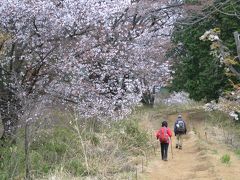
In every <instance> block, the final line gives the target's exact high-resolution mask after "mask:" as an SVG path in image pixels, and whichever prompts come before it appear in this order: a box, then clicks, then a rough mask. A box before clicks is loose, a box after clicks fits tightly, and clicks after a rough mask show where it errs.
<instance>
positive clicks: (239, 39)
mask: <svg viewBox="0 0 240 180" xmlns="http://www.w3.org/2000/svg"><path fill="white" fill-rule="evenodd" d="M233 34H234V38H235V43H236V46H237V54H238V60H239V61H240V34H239V33H238V32H237V31H235V32H234V33H233Z"/></svg>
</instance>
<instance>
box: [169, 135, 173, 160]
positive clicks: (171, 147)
mask: <svg viewBox="0 0 240 180" xmlns="http://www.w3.org/2000/svg"><path fill="white" fill-rule="evenodd" d="M170 140H171V152H172V159H173V148H172V138H170Z"/></svg>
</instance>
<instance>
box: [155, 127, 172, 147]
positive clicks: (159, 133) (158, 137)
mask: <svg viewBox="0 0 240 180" xmlns="http://www.w3.org/2000/svg"><path fill="white" fill-rule="evenodd" d="M165 128H166V129H167V135H168V140H167V142H166V143H169V138H171V137H172V131H171V130H170V129H169V128H168V127H165V126H164V127H161V128H160V129H159V130H158V131H157V133H156V138H157V139H159V141H160V136H161V134H163V133H164V130H165Z"/></svg>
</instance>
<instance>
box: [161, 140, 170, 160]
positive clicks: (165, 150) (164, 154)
mask: <svg viewBox="0 0 240 180" xmlns="http://www.w3.org/2000/svg"><path fill="white" fill-rule="evenodd" d="M160 145H161V155H162V160H167V154H168V143H160Z"/></svg>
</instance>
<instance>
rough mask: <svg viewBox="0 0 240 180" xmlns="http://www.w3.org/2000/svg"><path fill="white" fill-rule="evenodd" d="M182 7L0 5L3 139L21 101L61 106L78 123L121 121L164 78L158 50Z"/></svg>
mask: <svg viewBox="0 0 240 180" xmlns="http://www.w3.org/2000/svg"><path fill="white" fill-rule="evenodd" d="M181 6H182V4H181V2H174V1H141V0H140V1H132V0H121V1H118V0H91V1H88V0H77V1H76V0H34V1H33V0H21V1H20V0H3V1H1V2H0V32H1V33H2V34H5V35H6V36H7V37H8V38H7V39H6V40H4V41H3V42H2V43H1V49H2V52H3V53H2V54H1V56H0V74H1V77H0V83H1V97H0V100H1V107H0V112H1V118H2V121H3V125H4V134H3V137H6V136H11V134H14V132H15V130H16V127H17V126H18V124H19V118H20V117H21V115H22V114H24V113H25V110H24V109H26V108H24V107H29V104H28V105H27V103H28V102H27V101H26V99H31V102H32V100H34V101H36V102H41V104H44V103H45V104H48V105H49V104H53V103H59V102H61V103H65V104H67V105H70V106H72V107H74V109H75V110H77V111H78V112H79V113H80V114H81V115H82V116H84V117H97V118H102V117H110V118H121V117H123V116H124V115H126V114H128V113H129V112H130V111H131V107H132V106H133V105H135V104H137V103H138V102H139V101H140V100H141V98H142V95H143V93H144V91H145V90H146V89H149V87H150V88H152V87H153V86H154V85H156V84H158V85H159V84H160V85H163V84H164V83H166V81H167V80H168V78H169V77H170V75H169V72H168V63H167V62H165V64H164V53H165V47H166V46H167V42H168V36H169V35H170V34H171V29H172V24H173V23H174V22H175V20H176V19H177V18H178V15H179V12H180V10H179V8H180V7H181Z"/></svg>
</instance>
